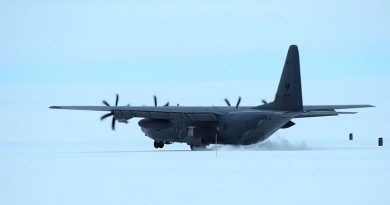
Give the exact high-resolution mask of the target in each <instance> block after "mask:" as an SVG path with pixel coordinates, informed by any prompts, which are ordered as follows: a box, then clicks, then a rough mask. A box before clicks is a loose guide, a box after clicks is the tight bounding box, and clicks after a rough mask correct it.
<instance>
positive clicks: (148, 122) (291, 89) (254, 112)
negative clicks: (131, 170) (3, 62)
mask: <svg viewBox="0 0 390 205" xmlns="http://www.w3.org/2000/svg"><path fill="white" fill-rule="evenodd" d="M118 100H119V96H118V95H116V101H115V106H111V105H110V104H108V103H107V102H106V101H103V104H104V105H105V106H52V107H50V108H52V109H68V110H90V111H105V112H108V113H107V114H105V115H103V116H102V117H101V120H104V119H106V118H108V117H112V124H111V125H112V129H113V130H115V123H116V122H120V123H127V122H128V120H130V119H131V118H134V117H136V118H142V119H141V120H140V121H139V122H138V125H139V126H140V127H141V130H142V131H143V132H144V133H145V135H146V136H148V137H150V138H151V139H153V140H154V147H155V148H156V149H157V148H163V147H164V145H165V144H171V143H175V142H180V143H187V144H188V145H189V146H190V147H191V150H199V149H203V148H205V147H206V146H207V145H210V144H231V145H250V144H254V143H258V142H261V141H264V140H265V139H267V138H268V137H270V136H271V135H272V134H273V133H275V132H276V131H277V130H278V129H284V128H289V127H291V126H293V125H295V123H294V122H293V121H291V120H292V119H294V118H306V117H324V116H336V115H339V114H355V113H356V112H339V111H336V110H337V109H348V108H364V107H374V106H372V105H303V103H302V88H301V73H300V63H299V53H298V47H297V46H296V45H291V46H290V48H289V50H288V53H287V57H286V61H285V63H284V68H283V72H282V76H281V79H280V82H279V87H278V90H277V92H276V96H275V99H274V101H273V102H270V103H267V102H266V101H264V100H263V105H258V106H245V107H244V106H241V107H240V106H239V105H240V102H241V97H240V98H238V101H237V104H236V105H235V106H231V104H230V102H229V100H227V99H225V102H226V104H227V105H228V106H221V107H215V106H211V107H200V106H193V107H187V106H169V103H167V104H165V105H164V106H157V98H156V96H154V106H118Z"/></svg>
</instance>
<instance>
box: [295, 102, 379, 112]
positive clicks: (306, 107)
mask: <svg viewBox="0 0 390 205" xmlns="http://www.w3.org/2000/svg"><path fill="white" fill-rule="evenodd" d="M365 107H375V106H373V105H367V104H366V105H304V106H303V111H315V110H338V109H352V108H365Z"/></svg>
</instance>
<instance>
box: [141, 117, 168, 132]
mask: <svg viewBox="0 0 390 205" xmlns="http://www.w3.org/2000/svg"><path fill="white" fill-rule="evenodd" d="M138 125H139V126H140V127H142V128H145V129H156V130H163V129H167V128H169V127H171V126H172V123H171V121H169V120H160V119H142V120H140V121H139V122H138Z"/></svg>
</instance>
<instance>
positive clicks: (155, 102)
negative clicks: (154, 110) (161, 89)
mask: <svg viewBox="0 0 390 205" xmlns="http://www.w3.org/2000/svg"><path fill="white" fill-rule="evenodd" d="M153 100H154V106H155V107H157V96H155V95H153Z"/></svg>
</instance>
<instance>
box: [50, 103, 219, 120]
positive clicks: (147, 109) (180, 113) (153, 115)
mask: <svg viewBox="0 0 390 205" xmlns="http://www.w3.org/2000/svg"><path fill="white" fill-rule="evenodd" d="M50 108H51V109H65V110H86V111H105V112H112V113H114V115H115V118H117V119H130V118H133V117H140V118H149V119H177V118H186V119H188V120H191V121H216V120H217V116H218V115H220V114H222V113H223V112H224V110H223V109H220V108H218V107H215V108H213V107H180V106H158V107H151V106H51V107H50Z"/></svg>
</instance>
